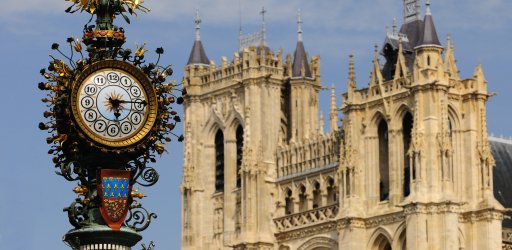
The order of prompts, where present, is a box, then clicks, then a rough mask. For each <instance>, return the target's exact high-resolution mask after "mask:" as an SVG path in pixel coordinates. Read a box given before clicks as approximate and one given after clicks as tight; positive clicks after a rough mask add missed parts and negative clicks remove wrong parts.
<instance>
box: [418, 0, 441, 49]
mask: <svg viewBox="0 0 512 250" xmlns="http://www.w3.org/2000/svg"><path fill="white" fill-rule="evenodd" d="M425 4H426V6H427V10H426V14H425V18H424V20H423V34H421V38H420V42H419V45H418V47H423V46H434V47H441V43H440V42H439V38H438V37H437V31H436V26H435V25H434V19H433V18H432V12H431V10H430V0H426V3H425Z"/></svg>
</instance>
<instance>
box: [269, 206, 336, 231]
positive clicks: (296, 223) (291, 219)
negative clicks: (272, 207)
mask: <svg viewBox="0 0 512 250" xmlns="http://www.w3.org/2000/svg"><path fill="white" fill-rule="evenodd" d="M338 209H339V206H338V204H334V205H330V206H326V207H320V208H316V209H313V210H308V211H304V212H300V213H296V214H291V215H287V216H284V217H280V218H276V219H274V223H275V225H276V227H277V230H278V231H279V232H283V231H288V230H292V229H297V228H301V227H305V226H311V225H315V224H320V223H322V222H326V221H329V220H331V219H334V218H335V217H336V215H337V214H338Z"/></svg>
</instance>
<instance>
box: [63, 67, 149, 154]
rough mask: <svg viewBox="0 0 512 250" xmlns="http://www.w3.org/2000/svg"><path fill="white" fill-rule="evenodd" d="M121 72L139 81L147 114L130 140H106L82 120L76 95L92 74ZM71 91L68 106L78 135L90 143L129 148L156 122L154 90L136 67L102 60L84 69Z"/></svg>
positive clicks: (143, 136)
mask: <svg viewBox="0 0 512 250" xmlns="http://www.w3.org/2000/svg"><path fill="white" fill-rule="evenodd" d="M108 69H111V70H121V71H124V72H125V73H127V74H129V75H131V76H132V77H134V78H135V79H136V80H137V81H139V83H140V85H141V86H142V88H143V91H145V92H146V98H147V102H148V104H147V106H146V109H147V111H146V112H147V114H145V115H144V117H145V119H144V121H143V122H144V125H143V126H141V127H140V128H139V129H138V131H137V132H136V133H135V134H134V135H133V136H131V137H130V138H127V139H124V140H108V139H105V138H104V137H102V136H100V135H98V134H96V133H95V132H93V131H92V130H91V129H90V128H89V127H88V126H87V125H86V124H85V122H84V121H83V120H82V118H81V116H80V111H79V105H80V102H79V100H78V95H79V93H80V89H81V88H82V87H83V84H84V82H85V80H86V79H87V78H88V77H89V76H90V75H92V74H94V73H95V72H97V71H100V70H108ZM72 84H73V85H72V90H71V96H70V104H71V105H70V106H71V113H72V117H73V120H74V122H75V124H76V125H77V126H78V128H79V132H80V133H79V134H80V135H81V136H82V137H84V138H85V139H88V140H92V142H94V143H96V144H100V145H101V146H107V147H111V148H123V147H129V146H133V145H135V144H137V143H138V142H140V141H142V140H143V139H144V138H145V137H146V136H147V135H148V134H150V132H151V130H152V128H153V126H154V125H155V122H156V120H157V115H158V103H157V97H156V92H155V89H154V87H153V85H152V83H151V81H150V80H149V78H148V77H147V76H146V75H145V74H144V72H142V71H141V70H140V69H139V68H137V67H136V66H134V65H132V64H130V63H127V62H124V61H118V60H103V61H98V62H95V63H93V64H91V65H89V66H88V67H86V68H85V69H84V70H83V71H82V72H81V73H80V74H79V75H78V76H77V77H76V78H75V80H74V81H73V83H72Z"/></svg>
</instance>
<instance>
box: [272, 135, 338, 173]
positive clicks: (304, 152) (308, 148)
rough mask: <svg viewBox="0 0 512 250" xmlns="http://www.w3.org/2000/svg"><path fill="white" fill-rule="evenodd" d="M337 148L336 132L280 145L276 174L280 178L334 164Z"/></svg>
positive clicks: (336, 159)
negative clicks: (300, 141)
mask: <svg viewBox="0 0 512 250" xmlns="http://www.w3.org/2000/svg"><path fill="white" fill-rule="evenodd" d="M339 150H340V146H339V139H338V138H337V134H336V133H333V134H330V135H328V136H320V137H318V138H317V139H315V140H310V141H305V142H303V143H292V144H290V145H286V146H284V147H280V148H279V149H278V152H277V168H278V176H279V178H282V177H286V176H289V175H293V174H298V173H304V172H307V171H309V170H314V169H316V168H322V167H325V166H329V165H332V164H335V163H337V162H338V159H339V152H340V151H339Z"/></svg>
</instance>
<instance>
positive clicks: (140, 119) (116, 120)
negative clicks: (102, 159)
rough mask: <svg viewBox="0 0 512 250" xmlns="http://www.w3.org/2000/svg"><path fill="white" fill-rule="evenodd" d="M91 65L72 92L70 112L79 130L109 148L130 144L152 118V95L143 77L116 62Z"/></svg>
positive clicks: (139, 72)
mask: <svg viewBox="0 0 512 250" xmlns="http://www.w3.org/2000/svg"><path fill="white" fill-rule="evenodd" d="M97 64H100V65H96V64H94V65H91V68H88V69H86V70H85V71H84V73H83V74H82V76H81V77H79V79H78V80H77V82H76V84H75V86H74V88H73V91H72V100H71V103H72V105H73V106H72V111H73V115H74V117H75V120H76V121H77V124H78V125H79V127H80V128H81V129H82V131H83V132H84V133H85V134H86V135H87V136H88V137H89V138H90V139H92V140H94V141H95V142H98V143H101V144H103V145H106V146H111V147H124V146H129V145H132V144H134V143H136V142H138V141H140V140H141V139H142V138H144V136H145V135H147V134H148V133H149V131H150V130H151V128H152V126H153V124H154V122H155V119H156V96H155V93H154V90H153V88H152V86H151V84H150V82H149V80H148V79H147V77H146V76H145V75H144V74H143V73H142V72H141V71H140V70H139V69H138V68H136V67H134V66H132V65H131V64H128V63H124V62H120V61H106V62H105V63H104V62H99V63H97Z"/></svg>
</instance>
